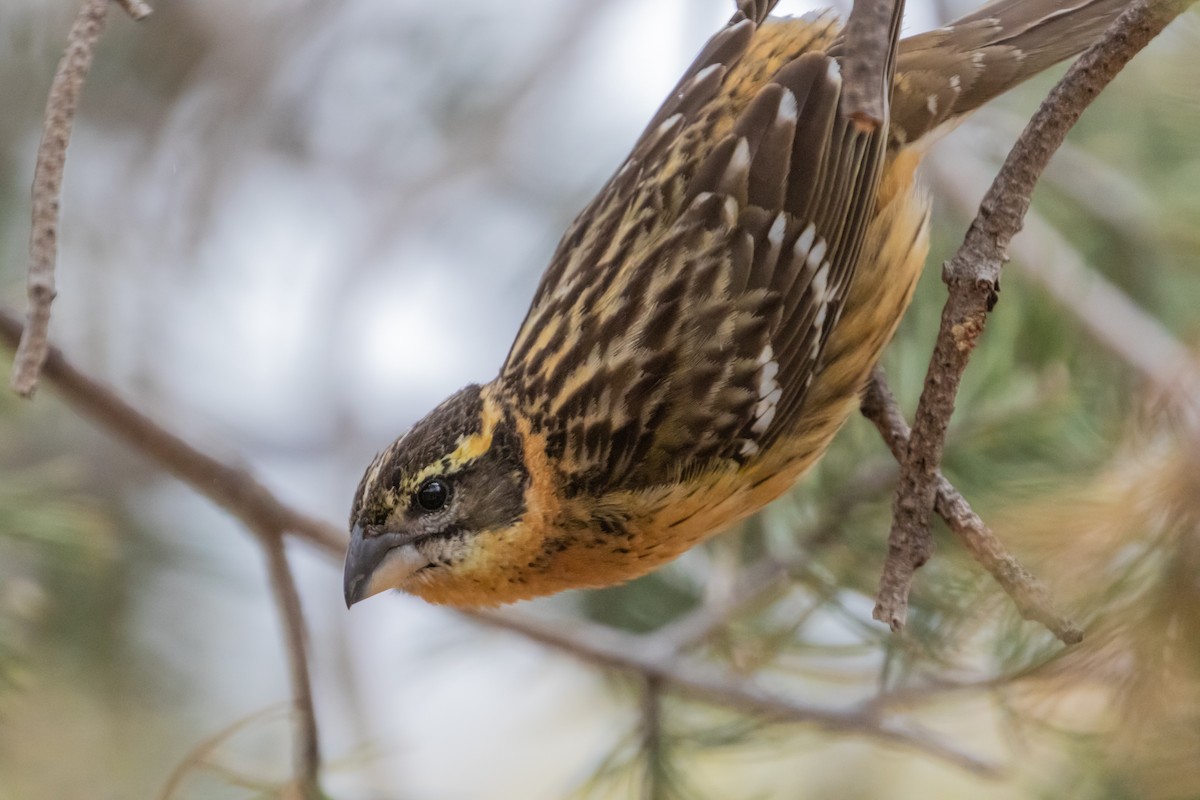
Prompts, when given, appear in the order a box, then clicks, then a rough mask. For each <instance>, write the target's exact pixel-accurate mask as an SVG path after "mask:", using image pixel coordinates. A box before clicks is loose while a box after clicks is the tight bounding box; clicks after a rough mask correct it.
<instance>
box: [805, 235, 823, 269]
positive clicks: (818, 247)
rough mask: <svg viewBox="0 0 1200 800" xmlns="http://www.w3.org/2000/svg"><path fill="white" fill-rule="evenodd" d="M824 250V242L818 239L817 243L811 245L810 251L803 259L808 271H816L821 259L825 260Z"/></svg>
mask: <svg viewBox="0 0 1200 800" xmlns="http://www.w3.org/2000/svg"><path fill="white" fill-rule="evenodd" d="M825 250H826V245H825V240H824V239H818V240H817V243H816V244H815V245H813V247H812V249H811V250H809V251H808V258H807V259H805V261H807V263H808V268H809V269H816V268H817V267H818V266H820V264H821V261H822V259H824V258H825Z"/></svg>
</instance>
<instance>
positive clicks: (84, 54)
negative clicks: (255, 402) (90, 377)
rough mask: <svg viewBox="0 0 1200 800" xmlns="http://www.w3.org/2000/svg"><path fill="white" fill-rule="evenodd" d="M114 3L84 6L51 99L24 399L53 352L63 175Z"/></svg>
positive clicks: (136, 5)
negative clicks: (89, 76) (98, 46)
mask: <svg viewBox="0 0 1200 800" xmlns="http://www.w3.org/2000/svg"><path fill="white" fill-rule="evenodd" d="M121 6H122V7H123V8H124V9H125V10H126V11H128V12H129V14H130V16H132V17H133V18H134V19H142V18H143V17H145V16H146V15H147V14H149V13H150V8H149V7H148V6H147V5H146V4H145V3H142V2H140V0H122V2H121ZM107 18H108V0H84V3H83V6H82V7H81V8H80V9H79V13H78V14H77V15H76V17H75V22H74V23H73V24H72V25H71V31H70V33H68V34H67V49H66V51H65V52H64V53H63V57H62V59H61V60H60V61H59V62H58V70H57V71H56V72H55V73H54V80H53V81H52V82H51V84H50V94H49V96H48V97H47V98H46V112H45V115H44V117H43V120H42V141H41V144H40V145H38V151H37V162H36V165H35V166H34V170H33V226H32V229H31V231H30V234H29V277H28V289H27V291H28V294H29V312H28V315H27V323H26V325H25V333H24V335H23V336H22V337H21V344H20V346H19V347H18V348H17V354H16V357H15V358H14V360H13V369H12V378H11V384H10V385H11V386H12V388H13V391H15V392H17V393H18V394H20V395H21V396H22V397H30V396H32V395H33V393H34V391H35V390H36V389H37V382H38V374H39V373H40V372H41V369H42V364H43V363H44V362H45V360H46V353H47V351H48V349H49V347H50V340H49V336H50V304H51V303H53V302H54V298H55V296H56V294H57V290H56V289H55V281H54V267H55V263H56V262H57V260H58V209H59V202H60V198H61V196H62V180H63V169H64V167H65V166H66V163H67V145H68V143H69V142H70V141H71V126H72V124H73V123H74V122H75V111H76V109H77V108H78V107H79V95H80V94H81V93H82V92H83V84H84V81H85V80H86V79H87V74H88V70H89V69H91V67H92V58H93V56H94V54H95V52H96V43H97V42H99V41H100V36H101V34H103V33H104V25H105V22H106V21H107Z"/></svg>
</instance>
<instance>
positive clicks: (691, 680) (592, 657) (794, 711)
mask: <svg viewBox="0 0 1200 800" xmlns="http://www.w3.org/2000/svg"><path fill="white" fill-rule="evenodd" d="M463 614H464V616H466V617H469V618H470V619H474V620H476V621H478V622H481V623H483V624H486V625H488V626H491V627H495V628H501V629H504V630H508V631H512V632H514V633H518V634H520V635H522V636H524V637H525V638H527V639H530V640H532V641H535V642H539V643H541V644H543V645H546V646H549V647H553V648H555V649H557V650H560V651H562V652H564V653H567V654H569V655H571V656H573V657H575V658H578V659H580V660H582V661H586V662H588V663H591V664H596V665H599V666H602V667H606V668H609V669H615V670H620V671H623V672H631V673H634V674H638V675H641V676H642V677H644V678H647V679H657V680H660V681H662V682H663V683H664V684H665V685H669V686H671V687H672V688H674V689H675V690H676V691H678V692H681V693H683V694H686V695H689V696H691V697H693V698H696V699H698V700H701V701H704V702H707V703H712V704H715V705H719V706H723V707H725V708H730V709H733V710H736V711H740V712H742V713H745V714H753V715H755V716H759V717H762V718H764V719H767V720H770V721H773V722H801V723H806V724H810V725H815V726H816V727H819V728H823V729H825V730H829V731H834V732H837V733H847V734H856V735H861V736H867V737H869V738H872V739H876V740H879V741H882V742H885V743H888V744H894V745H899V746H902V747H907V748H911V749H914V750H918V751H920V752H923V753H925V754H926V755H930V756H934V757H936V758H939V759H942V760H944V761H946V762H948V763H951V764H954V765H955V766H958V767H961V768H963V769H965V770H968V771H969V772H973V773H976V774H979V775H986V776H989V777H996V776H998V775H999V774H1000V773H1001V772H1002V770H1001V768H1000V767H999V766H998V765H997V764H994V763H991V762H988V761H984V760H982V759H980V758H978V757H976V756H973V755H971V754H969V753H964V752H963V751H961V750H959V749H957V748H955V747H954V746H952V745H950V744H948V743H946V742H943V741H940V740H937V739H934V738H932V737H930V736H925V735H922V734H919V733H914V732H913V731H911V730H909V729H908V728H906V727H905V726H902V725H900V724H898V723H893V722H888V721H886V720H881V719H880V718H879V717H878V716H876V715H873V714H865V713H859V712H857V711H855V712H845V711H837V710H834V709H827V708H821V707H819V706H812V705H808V704H806V703H801V702H797V701H795V700H792V699H791V698H788V697H784V696H782V695H779V694H776V693H774V692H771V691H768V690H766V689H763V688H761V687H759V686H757V685H755V684H754V683H753V682H752V681H750V680H747V679H744V678H741V677H739V676H737V675H729V676H726V675H722V674H721V673H720V672H718V671H717V670H715V669H713V668H711V667H709V666H708V665H706V664H703V663H698V662H694V661H691V660H688V659H684V658H667V659H659V658H656V657H654V656H652V655H650V654H648V653H647V652H646V651H645V647H644V643H642V642H641V639H640V637H638V636H635V635H631V634H626V633H622V632H620V631H616V630H613V629H611V628H608V627H604V626H601V625H595V624H590V623H586V622H583V621H581V620H571V622H570V625H569V626H567V625H554V624H551V623H546V622H542V621H539V620H534V619H530V618H529V617H528V616H527V615H519V614H514V613H511V612H504V613H501V612H495V611H474V612H463ZM568 627H569V629H570V630H569V632H568V630H567V628H568Z"/></svg>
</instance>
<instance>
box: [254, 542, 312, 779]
mask: <svg viewBox="0 0 1200 800" xmlns="http://www.w3.org/2000/svg"><path fill="white" fill-rule="evenodd" d="M259 538H260V540H261V541H262V544H263V550H264V551H265V552H266V556H267V571H268V573H269V574H270V577H271V588H272V590H273V591H274V593H275V604H276V605H277V606H278V607H279V616H280V617H281V619H282V620H283V630H284V638H285V639H286V640H287V654H288V667H289V668H290V670H291V673H292V676H291V677H292V706H293V710H294V713H295V715H296V718H297V722H296V732H297V737H296V782H297V784H298V786H297V788H298V789H299V791H300V794H301V796H302V797H303V798H304V799H305V800H319V798H320V797H321V786H320V783H319V778H320V775H319V773H320V769H321V745H320V741H319V739H318V734H317V713H316V709H315V708H314V707H313V692H312V679H311V677H310V676H309V674H308V633H307V630H308V629H307V627H306V626H305V624H304V609H303V608H301V606H300V593H299V592H298V591H296V581H295V579H294V578H293V577H292V569H291V566H290V565H289V564H288V560H287V553H286V552H285V550H284V541H283V537H282V536H281V535H279V532H275V531H261V532H260V534H259Z"/></svg>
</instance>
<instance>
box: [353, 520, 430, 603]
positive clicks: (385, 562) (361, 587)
mask: <svg viewBox="0 0 1200 800" xmlns="http://www.w3.org/2000/svg"><path fill="white" fill-rule="evenodd" d="M416 538H417V537H414V536H412V535H411V534H405V533H372V534H367V533H366V532H365V531H364V530H363V528H362V526H361V525H355V526H354V529H353V530H351V531H350V548H349V550H347V552H346V570H345V572H344V573H343V576H342V591H343V592H344V594H345V597H346V608H349V607H350V606H352V605H354V604H355V603H357V602H358V601H360V600H365V599H367V598H368V597H370V596H371V595H375V594H379V593H380V592H382V591H384V590H386V589H401V588H403V583H404V582H405V581H406V580H408V578H409V577H410V576H412V574H413V573H415V572H417V571H418V570H420V569H421V568H422V567H426V566H429V561H428V560H427V559H426V558H425V557H424V556H422V555H421V554H420V553H419V552H418V551H417V548H416V545H415V541H416Z"/></svg>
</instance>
